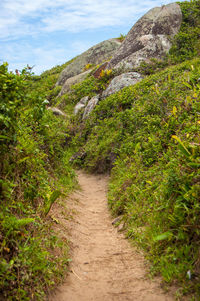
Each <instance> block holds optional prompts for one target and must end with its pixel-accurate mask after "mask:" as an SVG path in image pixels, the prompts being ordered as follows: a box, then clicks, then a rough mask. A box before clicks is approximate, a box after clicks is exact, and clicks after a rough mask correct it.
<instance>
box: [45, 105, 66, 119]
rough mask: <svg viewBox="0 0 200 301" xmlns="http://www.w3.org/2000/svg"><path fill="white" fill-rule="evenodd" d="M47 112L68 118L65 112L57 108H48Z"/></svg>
mask: <svg viewBox="0 0 200 301" xmlns="http://www.w3.org/2000/svg"><path fill="white" fill-rule="evenodd" d="M47 110H50V111H52V112H53V114H54V115H57V116H65V117H66V116H67V115H66V114H65V113H64V112H62V111H61V110H59V109H58V108H55V107H48V108H47Z"/></svg>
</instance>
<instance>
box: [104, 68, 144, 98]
mask: <svg viewBox="0 0 200 301" xmlns="http://www.w3.org/2000/svg"><path fill="white" fill-rule="evenodd" d="M142 79H143V77H142V76H141V74H140V73H138V72H127V73H123V74H121V75H118V76H116V77H115V78H114V79H113V80H112V81H111V82H110V84H109V86H108V87H107V89H106V90H105V91H103V93H102V98H105V97H108V96H109V95H111V94H114V93H116V92H118V91H119V90H121V89H123V88H124V87H128V86H132V85H135V84H136V83H137V82H139V81H141V80H142Z"/></svg>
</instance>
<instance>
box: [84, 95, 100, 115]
mask: <svg viewBox="0 0 200 301" xmlns="http://www.w3.org/2000/svg"><path fill="white" fill-rule="evenodd" d="M99 97H100V95H95V96H93V97H92V98H91V99H90V100H89V101H88V104H87V106H86V108H85V111H84V113H83V120H84V119H86V118H87V117H88V116H89V115H90V113H91V112H92V111H93V109H94V108H95V107H96V105H97V103H98V101H99Z"/></svg>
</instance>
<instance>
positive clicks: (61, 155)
mask: <svg viewBox="0 0 200 301" xmlns="http://www.w3.org/2000/svg"><path fill="white" fill-rule="evenodd" d="M41 78H43V75H42V76H41ZM35 79H36V78H35V76H32V75H31V74H30V73H28V72H27V70H23V71H22V73H21V75H20V76H18V75H14V74H13V73H11V72H8V67H7V64H3V65H1V66H0V129H1V135H0V140H1V146H0V158H1V160H0V162H1V163H0V170H1V177H0V191H1V196H0V299H1V300H20V301H22V300H32V299H34V300H42V299H43V298H44V296H45V292H46V291H47V288H48V287H49V286H53V285H55V284H56V283H57V282H58V281H59V280H60V278H61V276H62V273H63V271H64V269H65V268H66V267H67V262H68V260H69V257H68V254H67V253H68V245H67V242H66V241H64V240H63V239H62V238H61V237H60V238H59V237H57V235H56V234H55V233H54V231H53V229H52V224H53V221H52V220H51V219H50V218H49V217H48V213H49V211H50V209H51V206H52V204H53V203H54V202H55V201H56V199H58V197H59V196H60V195H61V194H62V195H63V196H64V195H65V196H66V194H67V193H68V192H69V191H70V190H71V189H72V188H73V186H74V184H75V180H74V179H75V178H74V173H73V171H72V169H71V167H70V166H69V163H68V162H69V160H68V158H69V156H70V150H66V149H64V144H65V141H66V139H67V133H66V130H65V128H66V127H67V126H68V124H69V120H67V119H63V118H58V117H55V116H54V115H53V114H52V112H51V111H50V110H47V109H46V105H47V103H48V101H47V100H46V98H45V97H46V94H45V93H44V92H42V91H41V89H36V83H37V81H35ZM48 80H49V77H48ZM50 82H51V80H49V82H48V85H49V86H50V84H49V83H50ZM32 85H35V89H32ZM38 86H39V85H38ZM58 129H59V130H58ZM58 177H59V179H58ZM64 185H65V187H64ZM54 250H57V252H58V250H59V254H60V257H56V256H55V254H54V252H55V251H54Z"/></svg>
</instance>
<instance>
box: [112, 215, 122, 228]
mask: <svg viewBox="0 0 200 301" xmlns="http://www.w3.org/2000/svg"><path fill="white" fill-rule="evenodd" d="M122 218H123V215H119V216H117V217H116V218H115V219H114V220H113V221H112V225H113V226H114V225H116V224H118V223H120V222H121V220H122Z"/></svg>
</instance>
